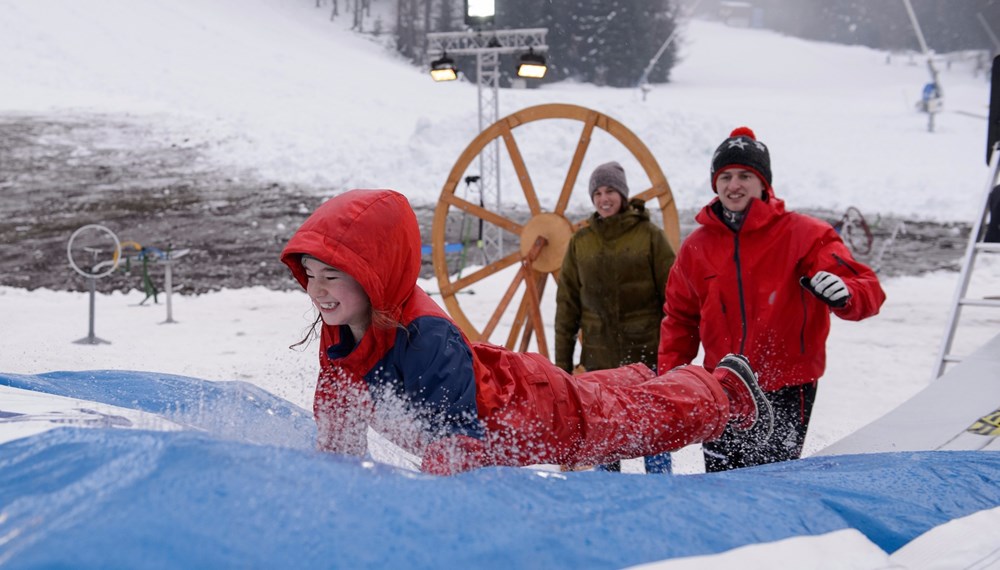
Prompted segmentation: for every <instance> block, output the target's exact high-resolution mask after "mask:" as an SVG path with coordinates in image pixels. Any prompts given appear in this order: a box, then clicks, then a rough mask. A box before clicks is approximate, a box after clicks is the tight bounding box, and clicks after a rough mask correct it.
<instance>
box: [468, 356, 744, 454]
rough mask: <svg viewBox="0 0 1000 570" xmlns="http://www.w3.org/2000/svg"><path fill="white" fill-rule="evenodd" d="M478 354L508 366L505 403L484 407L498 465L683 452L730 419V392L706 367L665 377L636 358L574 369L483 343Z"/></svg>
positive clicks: (494, 365)
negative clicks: (581, 370) (576, 372)
mask: <svg viewBox="0 0 1000 570" xmlns="http://www.w3.org/2000/svg"><path fill="white" fill-rule="evenodd" d="M476 354H477V356H478V357H479V359H480V361H481V362H483V363H484V364H486V365H487V368H489V369H491V370H494V371H496V370H503V371H504V372H505V373H504V374H503V376H504V378H502V379H500V380H499V382H500V383H506V384H507V385H506V386H502V387H501V388H506V390H505V391H506V393H507V396H508V397H507V398H506V399H505V400H506V402H505V403H504V405H502V406H500V407H498V408H496V409H493V410H485V412H486V413H485V414H484V410H482V409H480V416H481V419H482V420H483V421H484V423H485V424H486V427H487V434H486V444H487V455H488V457H489V459H488V462H489V463H492V464H495V465H531V464H534V463H550V464H561V465H582V464H590V465H592V464H596V463H609V462H611V461H616V460H619V459H625V458H629V457H640V456H644V455H654V454H657V453H662V452H665V451H675V450H678V449H680V448H682V447H684V446H686V445H690V444H693V443H701V442H704V441H711V440H713V439H716V438H718V437H719V436H720V435H722V432H723V430H724V429H725V427H726V423H728V421H729V418H730V415H729V398H728V397H727V396H726V393H725V391H724V390H723V389H722V386H721V385H720V384H719V382H718V381H717V380H716V379H715V377H714V376H713V375H712V374H711V373H710V372H708V371H707V370H705V369H704V368H702V367H701V366H696V365H690V366H684V367H681V368H676V369H674V370H671V371H669V372H666V373H664V374H661V375H659V376H657V375H655V374H654V373H653V371H652V370H650V369H649V368H648V367H647V366H645V365H643V364H630V365H628V366H624V367H621V368H615V369H611V370H595V371H593V372H586V373H584V374H581V375H579V376H572V375H571V374H569V373H567V372H565V371H564V370H562V369H560V368H558V367H557V366H555V365H553V364H552V363H551V362H549V361H548V360H547V359H546V358H544V357H543V356H541V355H538V354H532V353H517V352H510V351H507V350H504V349H502V348H498V349H497V350H495V351H494V350H485V349H483V347H482V346H477V348H476ZM492 380H494V381H496V378H493V379H492Z"/></svg>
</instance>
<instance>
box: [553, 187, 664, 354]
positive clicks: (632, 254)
mask: <svg viewBox="0 0 1000 570" xmlns="http://www.w3.org/2000/svg"><path fill="white" fill-rule="evenodd" d="M674 257H675V254H674V250H673V248H671V247H670V244H669V242H667V236H666V234H664V233H663V230H661V229H660V228H659V227H658V226H657V225H656V224H654V223H653V222H651V221H650V219H649V213H648V212H647V211H646V206H645V203H644V202H642V201H641V200H633V201H632V202H630V203H629V204H628V207H626V208H625V210H624V211H622V212H621V213H619V214H616V215H614V216H611V217H609V218H601V217H600V216H599V215H598V214H597V213H596V212H595V213H594V215H593V216H592V217H591V219H590V225H589V226H587V227H584V228H582V229H580V230H579V231H577V232H576V234H574V235H573V238H572V239H571V240H570V242H569V247H568V249H567V251H566V257H565V258H564V259H563V264H562V270H561V271H560V273H559V291H558V293H557V294H556V322H555V333H556V347H555V361H556V366H559V367H560V368H562V369H563V370H566V371H572V369H573V367H574V363H573V353H574V349H575V346H576V340H577V333H580V332H582V338H581V349H582V350H581V356H580V364H581V365H582V366H583V367H584V368H586V369H587V370H603V369H607V368H617V367H619V366H622V365H624V364H631V363H636V362H641V363H643V364H646V365H647V366H649V367H650V368H655V366H656V352H657V347H658V344H659V338H660V321H661V320H662V319H663V303H664V291H665V288H666V284H667V275H668V274H669V272H670V267H671V266H672V265H673V263H674Z"/></svg>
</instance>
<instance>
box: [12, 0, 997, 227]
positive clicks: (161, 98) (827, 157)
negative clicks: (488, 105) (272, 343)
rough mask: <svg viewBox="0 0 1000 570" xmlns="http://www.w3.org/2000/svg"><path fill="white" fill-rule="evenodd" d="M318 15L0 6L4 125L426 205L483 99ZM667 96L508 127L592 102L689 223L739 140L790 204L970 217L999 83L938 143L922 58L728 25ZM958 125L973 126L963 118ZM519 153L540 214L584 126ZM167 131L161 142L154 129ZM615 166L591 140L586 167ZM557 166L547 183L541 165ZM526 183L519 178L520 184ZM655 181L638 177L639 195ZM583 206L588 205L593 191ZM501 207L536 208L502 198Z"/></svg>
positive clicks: (16, 1) (699, 39)
mask: <svg viewBox="0 0 1000 570" xmlns="http://www.w3.org/2000/svg"><path fill="white" fill-rule="evenodd" d="M328 8H329V6H325V7H323V8H322V9H320V8H316V7H315V3H314V2H311V1H308V0H245V1H239V0H215V1H213V2H201V1H197V0H174V1H171V2H157V1H153V0H100V1H97V0H92V1H88V2H74V3H66V2H61V1H59V0H34V1H32V2H24V1H21V0H0V16H2V17H0V69H3V70H4V82H5V86H6V88H5V89H3V90H0V112H5V113H21V112H53V111H58V112H62V113H71V114H72V113H78V112H81V111H84V110H86V111H88V112H100V113H108V114H113V115H119V116H120V115H130V116H131V117H132V118H133V119H134V120H137V121H151V122H154V123H155V124H157V125H158V126H159V127H161V128H162V129H165V131H166V132H168V133H173V134H174V135H176V136H168V137H165V138H166V139H168V140H165V141H164V144H170V143H177V142H178V141H181V140H185V139H186V140H187V141H188V142H189V143H191V144H195V143H206V144H207V145H208V146H210V147H211V148H212V149H213V156H212V158H213V160H216V161H218V162H219V163H220V164H228V165H232V166H239V167H245V168H252V169H254V170H256V171H257V172H258V173H259V174H260V175H261V176H264V177H268V178H273V179H277V180H280V181H284V182H303V183H306V184H311V185H315V186H316V187H317V191H320V192H329V191H339V190H343V189H346V188H350V187H392V188H396V189H398V190H400V191H402V192H404V193H405V194H407V195H408V196H409V197H410V198H411V200H412V201H414V202H416V203H418V204H424V203H433V202H435V201H436V200H437V197H438V195H439V194H440V189H441V187H442V185H443V183H444V180H445V176H446V174H447V173H448V171H449V169H450V168H451V166H452V164H453V163H454V162H455V160H456V159H457V158H458V156H459V154H460V153H461V151H462V150H463V149H464V148H465V146H466V145H467V144H468V143H469V142H470V141H471V140H472V138H473V137H474V136H475V134H476V132H477V123H478V113H477V96H476V88H475V86H474V85H472V84H469V83H462V82H455V83H450V84H435V83H434V82H432V81H431V80H430V78H429V77H428V76H427V74H426V73H425V72H424V70H423V69H421V68H418V67H414V66H411V65H409V64H408V63H406V62H404V61H402V60H401V59H400V58H399V57H397V56H396V55H395V54H394V53H393V52H391V51H389V50H387V49H386V48H384V47H383V44H382V43H380V42H376V41H371V39H370V38H366V37H359V36H358V35H356V34H354V33H352V32H350V31H349V30H347V26H348V25H349V22H348V20H349V18H347V17H341V18H340V19H338V20H335V21H333V22H331V21H330V20H329V10H328ZM681 42H682V43H681V55H682V58H683V60H682V62H681V63H680V64H679V65H678V66H677V67H676V68H675V69H674V72H673V82H672V83H670V84H666V85H661V86H657V87H656V88H655V89H654V90H653V92H652V93H650V94H649V96H648V98H647V99H646V100H645V101H644V100H643V98H642V96H641V94H640V93H639V92H638V91H637V90H635V89H609V88H595V87H593V86H588V85H579V84H574V83H571V82H567V83H561V84H556V85H549V86H546V87H544V88H543V89H531V90H508V89H505V90H502V92H501V94H500V97H499V101H500V115H501V116H504V115H506V114H509V113H511V112H513V111H516V110H518V109H521V108H524V107H527V106H530V105H536V104H540V103H548V102H562V103H573V104H578V105H583V106H585V107H590V108H593V109H596V110H598V111H600V112H603V113H605V114H608V115H610V116H612V117H614V118H615V119H617V120H619V121H621V122H623V123H624V124H625V125H626V126H627V127H629V128H630V129H632V130H633V131H634V132H636V134H637V135H638V136H639V137H640V138H641V139H642V140H643V141H645V142H646V144H647V146H649V147H650V148H651V150H652V151H653V153H654V155H655V156H656V158H657V159H658V161H659V162H660V164H661V167H662V168H663V170H664V172H665V173H666V174H667V176H668V178H669V180H670V182H671V185H672V187H673V189H674V192H675V194H676V195H677V197H678V204H679V206H680V208H682V209H692V208H696V207H698V206H700V205H701V204H702V203H703V202H705V201H706V200H707V198H708V197H709V189H708V187H707V171H708V162H709V157H710V155H711V152H712V151H713V150H714V148H715V146H716V145H717V144H718V143H719V141H721V140H722V139H723V138H725V136H726V135H727V134H728V133H729V131H730V130H731V129H732V128H734V127H736V126H739V125H742V124H746V125H749V126H750V127H752V128H753V129H755V130H756V132H757V134H758V135H759V137H760V138H761V140H763V141H765V142H766V143H768V144H769V145H770V147H771V151H772V157H773V163H774V173H775V185H776V188H777V190H778V192H779V194H781V195H783V196H784V197H785V198H787V200H788V201H789V203H790V205H792V206H794V207H825V208H829V209H834V210H838V209H841V208H844V207H846V206H848V205H854V206H857V207H859V208H861V209H862V210H863V211H865V212H866V213H871V212H881V213H889V212H892V213H896V214H901V215H904V216H916V217H926V218H933V219H946V220H962V221H966V220H969V219H970V218H971V216H972V215H973V214H974V210H975V204H974V202H975V201H976V200H977V199H978V194H979V191H980V186H981V185H982V184H983V180H984V179H985V176H986V170H985V165H984V161H983V156H984V152H985V121H984V120H983V119H981V118H976V117H975V116H971V115H969V114H968V113H971V114H972V115H976V114H978V115H980V116H983V117H985V115H986V105H987V102H988V83H987V82H986V81H985V78H984V77H982V76H980V77H974V76H973V73H972V71H971V67H970V65H969V64H965V63H961V62H958V63H956V64H955V65H953V66H951V68H950V69H945V70H943V72H942V83H943V86H944V91H945V95H946V99H945V109H946V112H945V113H944V114H942V115H940V116H939V117H938V118H937V121H936V122H937V129H936V132H935V133H933V134H930V133H928V132H927V130H926V123H927V121H926V117H925V116H923V115H921V114H919V113H917V112H916V111H915V110H914V103H915V101H916V100H917V99H918V98H919V94H920V90H921V87H922V85H923V84H924V83H925V82H926V81H927V72H926V69H925V68H924V66H923V65H922V64H921V63H920V62H919V61H910V60H908V59H901V58H892V59H891V60H890V58H887V54H885V53H882V52H878V51H874V50H871V49H867V48H860V47H846V46H838V45H831V44H819V43H812V42H806V41H803V40H799V39H795V38H788V37H782V36H779V35H776V34H774V33H772V32H768V31H763V30H752V29H736V28H728V27H726V26H723V25H721V24H718V23H708V22H701V21H693V22H690V24H689V25H687V26H686V27H685V29H684V36H683V39H682V40H681ZM954 111H963V113H962V114H959V113H955V112H954ZM535 130H536V131H537V132H533V133H532V134H531V136H530V137H527V139H526V141H528V140H530V143H531V144H526V145H525V148H523V149H522V151H523V152H524V153H525V154H526V158H527V160H528V162H529V166H533V170H532V172H531V174H532V177H533V180H534V181H535V184H536V187H538V188H539V191H540V194H541V195H542V198H543V201H544V199H545V196H547V195H552V194H554V193H556V192H557V191H558V188H559V185H560V183H561V180H562V175H563V174H564V170H565V167H564V164H565V163H566V162H568V160H569V156H570V154H571V152H572V150H573V148H574V146H575V144H576V142H577V140H578V136H579V126H578V125H562V124H558V122H550V123H549V124H548V125H547V126H546V127H545V128H540V129H535ZM158 132H164V131H158ZM608 158H619V159H621V160H624V161H625V163H626V166H627V167H629V171H630V173H633V175H634V176H637V173H636V167H635V163H634V161H630V156H628V155H623V154H622V149H621V148H620V147H616V146H615V145H614V144H603V143H602V142H601V141H596V142H595V145H594V147H593V150H592V152H591V153H590V154H589V155H588V156H587V159H586V161H585V163H584V172H587V171H589V168H590V167H592V166H594V165H596V164H597V163H598V162H600V161H603V160H606V159H608ZM549 164H551V165H552V168H551V169H549V170H551V171H549V170H547V169H546V165H549ZM509 180H511V181H512V180H513V178H509ZM641 182H642V181H641V180H637V181H636V185H637V186H638V185H640V183H641ZM579 184H580V185H581V192H580V193H579V194H580V196H581V198H580V201H579V202H578V204H579V205H581V207H583V206H586V194H585V193H583V191H582V182H579ZM504 196H505V199H507V200H510V201H511V202H512V203H516V202H518V201H519V199H520V200H523V195H522V194H521V193H520V192H519V190H518V188H517V187H515V186H509V185H505V187H504Z"/></svg>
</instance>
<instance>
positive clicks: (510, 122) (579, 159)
mask: <svg viewBox="0 0 1000 570" xmlns="http://www.w3.org/2000/svg"><path fill="white" fill-rule="evenodd" d="M545 119H572V120H576V121H579V122H581V123H582V124H583V129H582V132H581V134H580V138H579V141H578V142H577V145H576V149H575V151H574V153H573V156H572V159H571V161H570V165H569V169H568V172H567V173H566V177H565V179H564V180H563V184H562V188H561V189H560V191H559V196H558V199H557V200H556V202H555V207H554V208H553V209H552V211H545V210H543V208H542V206H541V204H540V203H539V200H538V193H537V192H536V189H535V187H534V185H533V184H532V181H531V176H530V175H529V174H528V170H527V166H526V165H525V161H524V157H523V155H522V153H521V150H520V148H519V147H518V144H517V141H516V140H515V137H514V129H516V128H517V127H519V126H522V125H525V124H527V123H531V122H533V121H541V120H545ZM595 128H597V129H602V130H604V131H606V132H607V133H608V134H609V135H611V136H612V137H614V138H615V139H616V140H617V141H618V142H619V143H621V144H622V145H623V146H624V147H625V148H626V149H627V150H628V151H629V152H631V153H632V155H633V156H634V157H635V158H636V159H637V160H638V162H639V164H640V165H641V166H642V168H643V170H644V171H645V173H646V176H647V177H648V179H649V181H650V186H649V188H646V189H645V190H643V191H642V192H639V193H634V192H633V195H632V199H636V198H638V199H641V200H645V201H646V202H648V201H650V200H653V199H656V200H657V201H658V203H659V207H660V210H661V211H662V214H663V228H664V231H665V232H666V234H667V240H668V241H669V242H670V245H671V246H672V247H673V248H674V250H676V249H677V248H678V246H679V245H680V225H679V223H678V218H677V208H676V206H675V204H674V198H673V194H672V192H671V191H670V185H669V184H668V183H667V179H666V177H665V176H664V175H663V172H662V171H661V170H660V166H659V165H658V164H657V162H656V159H655V158H653V155H652V153H651V152H650V151H649V149H648V148H646V145H645V144H643V142H642V141H641V140H639V138H638V137H637V136H636V135H635V134H634V133H632V131H630V130H629V129H628V128H626V127H625V126H624V125H622V124H621V123H619V122H618V121H615V120H614V119H612V118H610V117H608V116H606V115H603V114H601V113H598V112H597V111H594V110H591V109H587V108H585V107H579V106H576V105H566V104H559V103H553V104H547V105H538V106H535V107H528V108H526V109H522V110H520V111H518V112H516V113H513V114H511V115H508V116H507V117H504V118H502V119H500V120H499V121H497V122H496V123H494V124H492V125H490V126H489V127H487V128H486V129H485V130H483V131H482V132H481V133H480V134H479V135H478V136H477V137H476V138H475V139H473V141H472V142H471V143H469V146H468V147H466V149H465V150H464V151H463V152H462V154H461V156H459V158H458V161H457V162H456V163H455V165H454V166H453V167H452V169H451V172H450V173H449V174H448V180H447V181H446V182H445V185H444V188H443V189H442V190H441V197H440V199H439V200H438V204H437V208H436V209H435V211H434V225H433V227H432V230H431V245H432V253H431V255H432V260H433V262H434V272H435V274H436V275H437V279H438V286H439V288H440V292H441V297H442V299H444V303H445V307H446V308H447V310H448V313H449V314H450V315H451V316H452V318H453V319H454V320H455V322H456V323H458V325H459V326H460V327H461V328H462V330H463V331H464V332H465V334H466V335H468V336H469V338H470V339H472V340H481V341H489V342H494V343H496V344H504V345H505V346H506V347H507V348H509V349H511V350H514V349H515V346H517V350H520V351H525V350H527V349H528V343H529V342H530V340H531V338H532V334H534V335H537V337H536V341H535V342H536V346H537V352H539V353H541V354H542V355H544V356H546V357H548V346H547V343H546V339H545V329H544V324H543V323H544V321H543V318H542V314H541V310H540V300H541V296H542V293H543V292H544V289H545V284H546V282H547V279H548V276H550V275H551V276H552V279H553V280H554V281H557V282H558V272H559V269H560V267H561V266H562V259H563V256H564V255H565V254H566V249H567V247H568V245H569V240H570V238H571V237H572V235H573V233H574V232H575V231H576V230H578V229H579V228H581V227H583V226H585V225H586V223H587V219H586V218H585V219H583V220H579V221H577V222H573V221H571V220H569V219H568V218H567V217H566V215H565V211H566V208H567V205H568V203H569V199H570V194H571V192H572V190H573V187H574V185H575V184H576V181H577V176H578V175H579V172H580V166H581V165H582V163H583V160H584V157H585V156H586V154H587V149H588V148H589V146H590V143H591V140H592V136H593V135H594V129H595ZM496 139H502V140H503V144H504V145H505V147H506V149H507V154H508V156H509V158H510V161H511V162H512V163H513V164H512V165H513V168H514V171H515V172H516V174H517V179H518V181H519V183H520V186H521V190H522V191H523V193H524V200H525V203H526V204H527V206H528V209H529V211H530V215H531V218H530V219H529V220H528V221H527V222H526V223H520V222H517V221H515V220H512V219H510V218H509V217H506V216H503V215H501V214H500V213H498V212H493V211H491V210H489V209H487V208H486V207H484V206H481V205H477V204H473V203H472V202H469V201H468V200H465V199H463V198H461V197H459V196H458V195H456V189H457V188H458V185H459V182H460V181H461V180H462V176H463V174H464V173H465V172H466V169H467V168H468V167H469V165H470V164H471V163H472V161H473V160H474V159H475V158H476V157H477V156H479V154H480V153H481V152H482V151H483V150H484V149H486V148H488V147H489V145H490V144H491V143H492V142H494V141H495V140H496ZM451 208H455V209H456V210H458V211H461V212H463V213H466V214H470V215H472V216H474V217H476V218H478V219H479V220H481V221H485V222H489V223H491V224H494V225H496V226H498V227H500V228H501V229H503V230H504V231H506V232H510V233H511V234H514V235H515V236H517V237H518V239H519V240H520V248H519V249H518V250H517V251H515V252H513V253H510V254H508V255H505V256H504V257H503V258H501V259H498V260H495V261H493V262H492V263H489V264H488V265H486V266H485V267H482V268H479V269H478V270H476V271H474V272H472V273H470V274H468V275H464V276H462V277H460V278H454V279H453V277H452V275H451V274H450V272H449V268H448V263H447V259H446V257H445V248H446V243H445V234H446V232H445V226H446V224H447V221H448V218H449V212H450V211H451ZM515 264H520V267H519V268H518V270H517V272H516V274H515V275H514V277H513V279H512V280H511V281H510V283H509V284H508V285H507V288H506V292H505V294H504V296H503V298H502V299H501V300H500V302H499V304H498V305H497V307H496V309H495V310H494V311H493V312H492V314H491V315H490V316H489V319H488V320H487V321H486V322H485V323H480V324H479V325H478V326H477V325H476V324H473V322H472V321H471V320H470V319H469V318H468V317H467V315H466V313H465V312H464V311H463V310H462V307H461V305H460V304H459V300H458V297H457V296H456V295H457V294H458V293H460V292H462V290H463V289H466V288H469V287H472V286H473V285H475V284H477V283H479V282H482V281H484V280H486V279H488V278H490V277H492V276H495V275H496V274H497V273H498V272H500V271H502V270H504V269H507V268H510V267H512V266H514V265H515ZM500 278H501V276H497V277H496V279H500ZM503 278H504V279H505V280H506V279H507V278H506V277H503ZM522 285H523V287H522ZM519 291H522V293H521V294H522V297H521V299H520V301H519V302H518V303H517V305H516V306H517V311H516V314H515V316H514V319H513V324H512V326H511V328H510V333H509V334H508V336H507V339H506V341H505V342H503V343H499V342H496V341H493V340H491V336H492V335H493V334H494V332H495V330H496V327H497V325H498V324H499V323H500V319H501V317H502V316H503V315H504V314H505V313H506V311H507V310H508V308H509V307H510V305H511V303H512V302H513V301H514V298H515V297H516V296H517V294H518V292H519ZM480 302H481V301H480ZM552 318H554V316H553V317H552ZM519 335H520V336H521V339H520V344H518V336H519Z"/></svg>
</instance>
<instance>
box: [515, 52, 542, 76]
mask: <svg viewBox="0 0 1000 570" xmlns="http://www.w3.org/2000/svg"><path fill="white" fill-rule="evenodd" d="M547 70H548V67H547V66H546V65H545V58H544V57H542V56H541V55H539V54H537V53H535V50H534V49H533V48H528V53H526V54H523V55H522V56H521V62H520V63H519V64H518V65H517V76H518V77H527V78H529V79H541V78H543V77H545V72H546V71H547Z"/></svg>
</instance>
